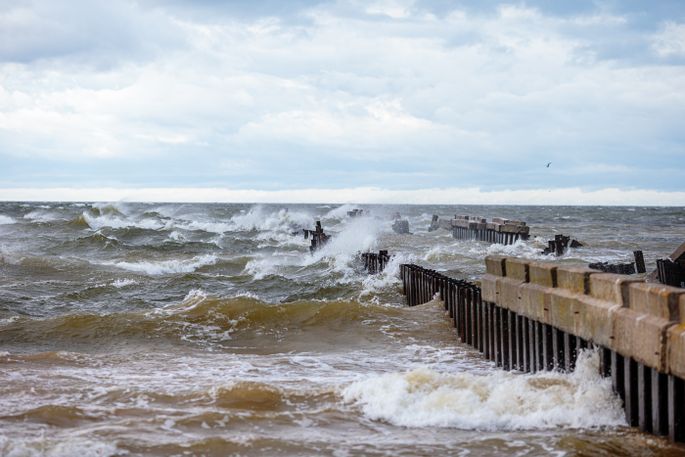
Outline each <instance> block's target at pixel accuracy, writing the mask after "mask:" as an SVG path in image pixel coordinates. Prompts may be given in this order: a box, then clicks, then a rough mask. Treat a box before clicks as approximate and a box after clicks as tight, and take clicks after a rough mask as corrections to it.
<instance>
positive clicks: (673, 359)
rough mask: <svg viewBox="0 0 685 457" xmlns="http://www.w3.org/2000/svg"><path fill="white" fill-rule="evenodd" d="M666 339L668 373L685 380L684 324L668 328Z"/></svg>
mask: <svg viewBox="0 0 685 457" xmlns="http://www.w3.org/2000/svg"><path fill="white" fill-rule="evenodd" d="M666 338H667V341H666V346H667V348H668V360H667V365H668V366H667V369H668V372H669V373H670V374H672V375H675V376H678V377H679V378H682V379H685V324H679V325H674V326H673V327H670V328H669V329H668V331H667V332H666Z"/></svg>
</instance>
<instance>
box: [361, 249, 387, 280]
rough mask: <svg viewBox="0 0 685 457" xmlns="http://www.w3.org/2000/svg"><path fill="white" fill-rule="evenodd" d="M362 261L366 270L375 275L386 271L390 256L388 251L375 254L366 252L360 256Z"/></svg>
mask: <svg viewBox="0 0 685 457" xmlns="http://www.w3.org/2000/svg"><path fill="white" fill-rule="evenodd" d="M360 258H361V261H362V263H363V265H364V270H365V271H366V272H367V273H369V274H370V275H375V274H377V273H380V272H381V271H383V270H385V267H386V266H387V265H388V262H389V261H390V254H388V251H386V250H380V251H378V254H376V253H375V252H364V253H362V254H360Z"/></svg>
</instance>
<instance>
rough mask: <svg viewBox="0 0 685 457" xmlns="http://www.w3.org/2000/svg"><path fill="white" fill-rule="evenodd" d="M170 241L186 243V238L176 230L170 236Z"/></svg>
mask: <svg viewBox="0 0 685 457" xmlns="http://www.w3.org/2000/svg"><path fill="white" fill-rule="evenodd" d="M169 239H170V240H171V241H185V239H186V237H185V236H183V234H182V233H181V232H177V231H176V230H174V231H173V232H171V233H170V234H169Z"/></svg>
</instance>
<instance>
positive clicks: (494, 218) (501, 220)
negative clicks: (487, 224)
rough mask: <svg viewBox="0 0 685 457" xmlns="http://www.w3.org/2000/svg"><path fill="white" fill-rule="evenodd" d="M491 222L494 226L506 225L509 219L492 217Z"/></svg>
mask: <svg viewBox="0 0 685 457" xmlns="http://www.w3.org/2000/svg"><path fill="white" fill-rule="evenodd" d="M492 222H493V223H495V224H506V223H507V222H509V219H504V218H501V217H493V218H492Z"/></svg>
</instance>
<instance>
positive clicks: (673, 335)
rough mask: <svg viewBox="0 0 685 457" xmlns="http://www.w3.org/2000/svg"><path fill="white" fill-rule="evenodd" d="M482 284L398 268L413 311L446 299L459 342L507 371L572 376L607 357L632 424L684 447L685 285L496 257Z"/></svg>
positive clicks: (604, 363)
mask: <svg viewBox="0 0 685 457" xmlns="http://www.w3.org/2000/svg"><path fill="white" fill-rule="evenodd" d="M485 262H486V274H485V275H484V276H483V277H482V278H481V281H480V284H476V283H474V282H469V281H464V280H458V279H454V278H449V277H447V276H445V275H443V274H441V273H439V272H436V271H434V270H430V269H427V268H424V267H421V266H418V265H413V264H404V265H401V267H400V276H401V279H402V284H403V293H404V295H405V296H406V299H407V304H408V305H410V306H415V305H419V304H422V303H426V302H428V301H430V300H431V299H433V298H439V299H440V300H442V301H443V303H444V306H445V310H446V312H447V314H448V315H449V318H450V319H451V320H452V322H453V325H454V326H455V328H456V334H457V337H458V338H459V339H460V340H461V341H462V342H464V343H466V344H469V345H471V346H473V347H474V348H476V349H478V350H479V351H480V352H482V353H483V355H484V356H485V357H487V358H488V359H490V360H493V361H494V362H495V363H496V365H497V366H499V367H502V368H503V369H506V370H513V369H515V370H520V371H524V372H536V371H541V370H552V369H559V370H566V371H570V370H573V369H574V367H575V362H576V357H577V354H578V352H579V351H580V350H581V349H584V348H588V347H593V348H596V349H597V350H598V351H599V354H600V371H601V373H602V374H603V375H604V376H607V377H611V380H612V386H613V389H614V391H615V392H616V393H617V394H618V395H619V396H620V397H621V399H622V400H623V403H624V410H625V415H626V420H627V422H628V424H630V425H631V426H636V427H639V428H640V430H642V431H645V432H650V433H654V434H657V435H668V436H669V438H670V439H671V440H673V441H680V442H683V441H685V417H684V416H685V381H684V379H685V289H680V288H675V287H670V286H666V285H662V284H654V283H647V282H645V280H644V279H642V278H639V277H630V276H625V275H618V274H611V273H603V272H599V271H596V270H592V269H589V268H587V267H585V266H578V267H575V266H564V265H559V264H558V263H551V262H534V261H530V260H524V259H517V258H510V257H501V256H488V257H487V258H486V260H485Z"/></svg>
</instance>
